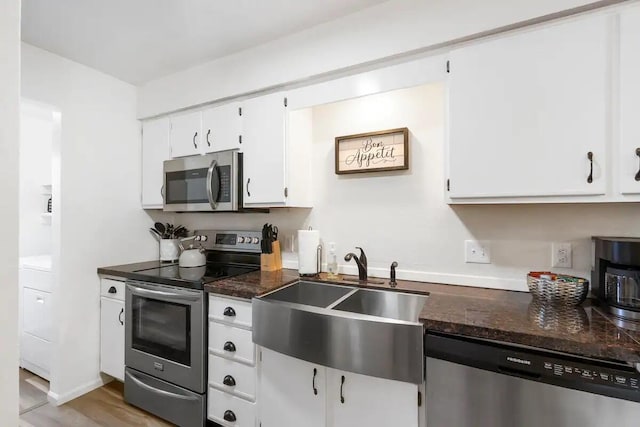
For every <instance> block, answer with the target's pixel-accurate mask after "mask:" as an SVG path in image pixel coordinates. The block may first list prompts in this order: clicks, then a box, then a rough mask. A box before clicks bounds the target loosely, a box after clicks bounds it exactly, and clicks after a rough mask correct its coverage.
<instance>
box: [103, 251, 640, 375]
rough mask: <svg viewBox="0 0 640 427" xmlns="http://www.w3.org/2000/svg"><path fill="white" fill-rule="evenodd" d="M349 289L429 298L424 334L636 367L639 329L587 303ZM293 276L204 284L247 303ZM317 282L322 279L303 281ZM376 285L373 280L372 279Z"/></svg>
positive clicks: (449, 291)
mask: <svg viewBox="0 0 640 427" xmlns="http://www.w3.org/2000/svg"><path fill="white" fill-rule="evenodd" d="M158 265H159V262H158V261H153V262H148V263H137V264H129V265H125V266H117V267H109V268H103V269H98V273H99V274H105V275H111V276H124V277H128V275H130V274H131V273H132V272H135V271H136V270H142V269H146V268H154V267H156V266H158ZM341 277H342V278H343V279H347V280H342V281H337V283H342V284H345V285H348V286H361V287H369V288H378V289H388V290H396V291H403V292H415V293H423V294H424V293H428V294H429V298H428V299H427V302H426V304H425V306H424V308H423V309H422V312H421V313H420V321H421V322H422V323H423V324H424V326H425V329H426V330H427V331H432V332H441V333H448V334H455V335H461V336H466V337H470V338H480V339H489V340H495V341H502V342H506V343H511V344H516V345H523V346H529V347H536V348H541V349H546V350H553V351H561V352H565V353H571V354H575V355H579V356H584V357H591V358H596V359H603V360H610V361H616V362H623V363H640V328H638V331H634V330H630V329H626V328H622V327H620V326H619V324H617V323H616V322H618V323H619V321H617V320H616V319H615V318H614V317H613V316H610V315H608V314H606V313H605V312H604V311H603V310H602V309H601V308H599V307H598V306H596V305H593V304H592V303H591V301H589V300H588V301H587V302H585V303H584V304H583V305H582V306H580V307H574V308H568V309H564V310H559V309H554V308H550V307H545V306H540V305H537V304H536V303H535V302H534V301H533V300H532V298H531V294H529V293H526V292H515V291H503V290H496V289H485V288H477V287H467V286H455V285H442V284H435V283H424V282H413V281H405V280H400V281H398V286H397V287H396V288H393V289H391V288H390V287H389V285H388V281H383V283H379V284H376V283H371V282H369V283H366V284H362V283H358V282H357V281H354V277H353V276H341ZM298 279H299V276H298V272H297V271H296V270H287V269H284V270H281V271H276V272H261V271H255V272H252V273H247V274H243V275H241V276H236V277H232V278H229V279H223V280H218V281H215V282H210V283H207V284H205V286H204V289H205V291H207V292H210V293H214V294H221V295H227V296H233V297H238V298H246V299H250V298H253V297H255V296H260V295H263V294H265V293H267V292H271V291H273V290H276V289H278V288H280V287H282V286H286V285H288V284H290V283H293V282H294V281H296V280H298ZM307 280H314V281H321V282H329V281H330V282H334V283H335V282H336V281H333V280H328V278H327V276H326V274H322V275H320V277H318V278H313V279H307ZM372 280H378V279H372Z"/></svg>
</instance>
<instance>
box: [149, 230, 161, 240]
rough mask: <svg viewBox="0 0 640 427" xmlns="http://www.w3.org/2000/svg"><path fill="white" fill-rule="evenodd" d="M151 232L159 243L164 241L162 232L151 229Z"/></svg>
mask: <svg viewBox="0 0 640 427" xmlns="http://www.w3.org/2000/svg"><path fill="white" fill-rule="evenodd" d="M149 232H151V235H152V236H153V237H154V239H156V240H157V241H158V242H159V241H160V240H162V234H160V232H159V231H158V230H156V229H155V228H150V229H149Z"/></svg>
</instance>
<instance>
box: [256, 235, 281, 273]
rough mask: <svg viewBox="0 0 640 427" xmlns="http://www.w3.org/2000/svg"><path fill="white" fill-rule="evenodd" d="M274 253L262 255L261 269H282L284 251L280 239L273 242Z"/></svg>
mask: <svg viewBox="0 0 640 427" xmlns="http://www.w3.org/2000/svg"><path fill="white" fill-rule="evenodd" d="M271 247H272V253H270V254H261V255H260V270H262V271H278V270H282V253H281V252H280V241H279V240H276V241H275V242H273V243H272V244H271Z"/></svg>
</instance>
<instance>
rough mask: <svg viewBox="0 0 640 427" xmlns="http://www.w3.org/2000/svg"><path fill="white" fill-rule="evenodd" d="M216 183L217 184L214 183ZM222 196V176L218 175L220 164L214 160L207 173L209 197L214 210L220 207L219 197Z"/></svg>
mask: <svg viewBox="0 0 640 427" xmlns="http://www.w3.org/2000/svg"><path fill="white" fill-rule="evenodd" d="M212 181H215V184H214V183H213V182H212ZM219 195H220V175H218V162H217V161H216V160H213V161H212V162H211V166H209V170H208V172H207V197H208V198H209V204H210V205H211V207H212V208H213V209H216V208H217V206H218V196H219Z"/></svg>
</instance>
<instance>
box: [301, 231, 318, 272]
mask: <svg viewBox="0 0 640 427" xmlns="http://www.w3.org/2000/svg"><path fill="white" fill-rule="evenodd" d="M319 244H320V232H319V231H318V230H298V273H300V274H317V273H319V271H318V255H317V254H318V245H319Z"/></svg>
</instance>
